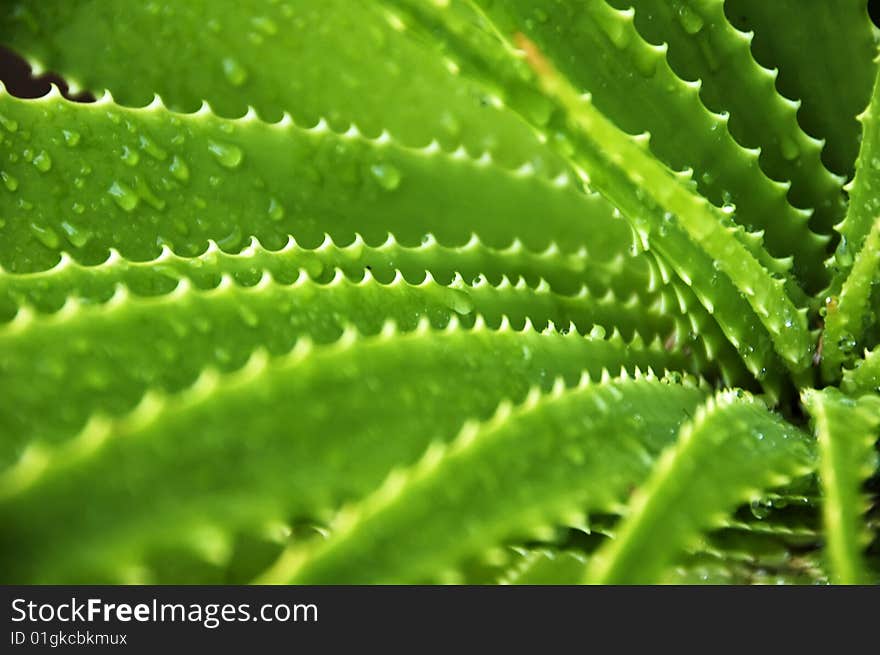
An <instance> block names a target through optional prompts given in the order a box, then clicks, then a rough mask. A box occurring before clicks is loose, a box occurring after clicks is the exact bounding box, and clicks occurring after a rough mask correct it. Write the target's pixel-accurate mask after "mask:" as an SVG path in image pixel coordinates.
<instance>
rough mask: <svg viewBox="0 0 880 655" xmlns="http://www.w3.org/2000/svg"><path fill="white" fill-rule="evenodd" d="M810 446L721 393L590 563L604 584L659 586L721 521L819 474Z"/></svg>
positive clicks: (752, 402)
mask: <svg viewBox="0 0 880 655" xmlns="http://www.w3.org/2000/svg"><path fill="white" fill-rule="evenodd" d="M813 466H814V453H813V447H812V443H811V441H810V440H809V438H808V437H806V435H804V434H803V433H802V432H801V431H800V430H799V429H797V428H796V427H795V426H793V425H791V424H789V423H786V422H785V421H783V420H781V419H780V418H779V417H777V416H775V415H774V414H771V413H770V412H768V411H767V409H766V408H765V407H764V405H763V404H762V403H761V402H760V401H758V400H757V399H754V398H752V397H750V396H748V395H743V394H740V393H737V392H729V391H728V392H722V393H720V394H718V395H717V396H716V397H715V398H713V399H712V400H711V401H709V402H708V403H707V404H706V405H705V406H703V407H701V408H700V410H699V411H698V413H697V415H696V416H695V417H694V419H693V420H692V421H691V422H690V423H688V424H687V425H685V426H684V427H683V428H682V430H681V434H680V436H679V438H678V442H677V443H676V444H675V445H674V446H673V447H671V448H670V449H669V450H667V451H666V453H665V455H664V457H663V458H662V460H661V461H660V462H659V463H658V464H657V466H656V467H655V468H654V471H653V472H652V474H651V477H650V478H649V479H648V481H647V482H645V484H644V486H642V487H641V488H640V489H639V490H638V491H637V492H636V494H635V495H634V497H633V499H632V500H631V501H630V504H629V508H628V510H627V512H626V518H625V520H624V522H623V524H622V525H621V526H620V528H619V530H617V534H616V536H615V538H614V540H612V541H611V542H610V543H609V544H608V545H607V546H606V547H605V548H604V549H602V550H601V551H600V552H598V553H597V554H596V556H595V557H594V558H593V560H592V561H591V563H590V567H589V569H588V572H587V576H586V579H587V580H589V581H590V582H592V583H601V584H631V583H633V582H634V581H639V582H641V583H648V582H652V581H654V582H656V581H658V580H659V579H660V577H661V576H662V574H663V571H664V569H665V568H666V566H667V565H668V564H669V563H670V562H671V560H672V559H673V558H674V557H675V555H676V554H677V553H678V552H679V551H681V550H682V549H683V548H684V547H686V546H687V545H688V543H689V542H691V540H693V539H694V538H695V537H697V536H698V535H699V532H700V531H701V530H703V529H706V528H709V527H712V526H713V524H717V523H718V521H719V516H721V517H723V516H724V515H726V514H727V513H729V512H730V511H731V510H732V509H733V508H734V507H735V506H736V505H737V504H738V503H741V502H745V501H748V500H750V499H751V498H753V497H755V496H756V495H758V494H759V493H760V491H761V490H764V489H768V488H770V487H775V486H780V485H782V484H785V483H787V482H788V481H789V480H791V479H792V478H794V477H796V476H799V475H803V474H806V473H808V472H810V471H811V470H812V469H813Z"/></svg>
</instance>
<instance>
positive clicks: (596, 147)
mask: <svg viewBox="0 0 880 655" xmlns="http://www.w3.org/2000/svg"><path fill="white" fill-rule="evenodd" d="M390 1H391V0H389V2H390ZM394 4H395V5H399V6H402V7H403V8H404V9H406V10H407V11H408V12H410V13H409V15H410V16H411V17H412V20H417V21H419V22H420V24H421V25H423V26H424V28H425V29H426V32H429V33H432V34H433V33H435V32H437V31H440V32H441V33H442V34H443V35H444V44H445V46H446V48H447V53H448V56H455V57H456V61H457V62H459V65H460V67H461V69H462V70H463V71H465V70H466V71H468V72H469V73H470V74H473V75H475V76H477V77H478V78H480V79H482V80H484V82H485V83H487V84H489V85H492V87H493V88H494V89H495V90H496V91H497V92H498V93H499V94H501V95H502V97H503V98H504V100H505V101H506V102H507V103H508V104H510V105H511V106H514V107H515V108H517V109H518V110H519V111H520V112H521V113H522V114H523V116H524V117H526V118H528V119H530V120H532V122H533V124H535V125H536V126H537V125H538V124H541V122H542V121H543V124H545V125H546V124H548V121H549V120H550V119H549V118H548V115H549V116H551V117H553V116H555V117H556V118H555V119H554V120H555V122H553V123H552V130H553V131H554V134H555V133H557V132H558V133H559V134H560V135H562V137H563V138H562V142H561V144H560V143H555V145H556V146H557V147H558V148H560V150H562V151H564V152H566V154H567V155H568V156H569V157H571V159H572V162H573V163H574V164H575V165H577V166H578V167H580V169H581V170H582V173H583V175H584V176H585V177H587V178H588V179H589V181H590V184H591V186H592V187H593V188H595V189H597V190H598V191H599V192H600V193H602V194H603V195H605V196H606V197H608V198H609V199H610V200H611V201H612V202H613V203H614V204H615V205H616V206H617V207H619V208H620V210H621V211H622V212H623V214H624V216H626V217H627V218H628V219H629V220H630V221H631V222H632V223H633V225H634V227H635V229H636V230H637V231H638V232H639V234H640V236H641V239H642V241H643V243H644V244H645V245H646V246H648V245H649V244H650V247H651V248H653V249H655V250H656V251H657V252H659V253H660V255H662V256H663V258H664V260H665V261H666V262H667V263H668V264H669V265H670V267H671V268H673V270H675V271H676V273H677V274H678V275H679V276H680V277H681V278H682V279H683V280H684V281H685V282H686V283H687V284H689V285H691V286H692V287H693V288H694V291H695V293H696V294H697V296H698V297H699V298H700V301H701V302H702V303H703V304H704V306H706V307H707V309H709V310H710V312H714V313H715V315H716V317H717V318H718V320H719V324H720V325H721V326H722V329H724V331H725V333H726V334H727V335H728V338H729V339H730V340H731V341H732V342H733V344H734V345H735V346H736V347H737V348H738V350H739V352H740V354H741V356H742V357H743V359H744V361H745V362H746V364H747V365H748V366H749V368H750V370H752V372H753V373H755V374H756V375H757V376H758V377H761V378H764V377H767V375H768V371H770V370H772V369H774V368H775V369H778V367H777V366H775V365H771V366H769V367H768V366H767V364H769V363H770V361H771V360H772V359H773V356H772V354H771V351H772V350H773V349H775V350H776V352H778V353H779V355H780V356H781V358H782V359H783V360H784V361H785V363H786V364H787V366H788V368H789V369H790V370H792V371H793V372H794V373H795V374H796V375H799V376H803V374H804V370H805V368H806V367H807V366H808V365H809V360H810V357H811V352H812V345H811V338H810V336H809V334H808V333H807V329H806V315H805V314H806V312H805V310H803V309H799V308H798V307H797V306H796V304H795V303H794V302H793V301H792V299H791V298H790V297H789V296H788V294H787V293H786V289H785V284H784V282H783V281H782V280H780V279H775V278H774V277H773V276H772V275H771V273H770V272H769V271H768V270H767V269H766V268H764V267H763V265H762V263H761V262H760V261H759V260H758V259H756V258H755V256H754V255H753V254H752V251H751V250H750V248H751V247H752V246H751V245H747V244H748V241H747V240H745V239H743V238H742V237H741V231H738V230H737V229H734V228H732V227H725V223H726V219H725V215H724V213H723V212H722V211H721V210H720V209H718V208H717V207H714V206H713V205H711V204H710V203H709V202H708V201H707V200H705V199H704V198H702V197H700V196H698V195H696V194H694V193H693V191H692V190H691V189H690V188H689V187H688V186H687V185H686V184H685V183H684V182H683V181H682V180H681V179H680V178H679V177H678V176H676V175H675V174H674V173H672V172H671V171H670V170H669V169H668V168H666V167H665V166H664V165H663V164H662V163H661V162H659V161H657V160H656V159H655V158H653V157H652V156H651V155H650V154H649V153H647V152H646V151H645V148H644V146H643V144H642V143H640V142H639V141H637V140H635V139H633V138H632V137H630V136H629V135H627V134H625V133H624V132H622V131H621V130H619V129H618V128H617V127H615V126H614V125H613V124H611V122H610V121H609V120H608V119H607V118H606V117H605V116H604V115H602V114H601V113H600V112H599V111H598V110H597V109H596V108H595V106H594V105H593V104H592V103H591V102H590V100H589V99H586V98H582V97H581V96H580V94H579V93H578V92H577V91H575V90H574V89H573V88H572V87H571V85H570V83H569V82H568V81H567V80H566V79H565V78H563V77H562V76H560V75H559V74H558V73H557V72H556V71H555V70H554V69H553V68H552V66H551V64H550V63H549V62H547V61H546V60H545V59H544V58H543V57H542V56H541V55H540V54H539V53H537V52H536V51H535V50H534V46H533V45H530V44H529V43H523V42H520V45H521V46H522V47H524V48H525V49H526V50H527V51H528V52H527V54H526V57H527V58H528V59H529V60H530V65H531V67H532V69H534V70H532V69H530V68H529V66H527V65H526V64H525V63H524V62H522V61H521V60H520V59H519V58H517V57H514V56H513V55H512V54H511V52H512V51H513V46H512V45H511V44H510V43H509V42H507V41H506V40H504V39H503V38H501V39H496V38H494V37H492V36H491V35H490V34H488V33H487V32H485V31H483V30H481V29H479V28H477V27H475V26H474V25H473V22H472V18H470V17H468V16H467V14H464V15H462V10H463V9H466V6H465V5H462V4H460V3H458V2H449V3H444V4H443V5H442V6H437V5H434V4H422V3H412V2H410V0H394ZM536 98H537V99H538V100H537V101H536ZM536 112H540V113H539V114H538V115H537V116H536ZM541 129H543V130H544V131H545V133H548V134H549V132H550V130H551V127H544V128H541ZM550 141H554V142H558V141H559V139H558V138H553V139H551V138H550V136H548V142H550ZM564 144H567V146H564ZM572 146H573V147H574V149H573V150H572V149H571V147H572ZM771 298H772V300H771ZM734 306H735V307H734Z"/></svg>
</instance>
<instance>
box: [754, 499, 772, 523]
mask: <svg viewBox="0 0 880 655" xmlns="http://www.w3.org/2000/svg"><path fill="white" fill-rule="evenodd" d="M749 509H750V510H751V512H752V516H754V517H755V518H756V519H758V520H763V519H766V518H767V517H768V516H769V515H770V507H768V506H767V505H765V504H764V503H762V502H760V501H758V500H753V501H752V502H751V503H749Z"/></svg>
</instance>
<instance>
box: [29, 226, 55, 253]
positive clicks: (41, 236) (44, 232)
mask: <svg viewBox="0 0 880 655" xmlns="http://www.w3.org/2000/svg"><path fill="white" fill-rule="evenodd" d="M31 232H33V233H34V236H35V237H37V240H38V241H39V242H40V243H42V244H43V245H44V246H46V247H47V248H52V249H53V250H54V249H55V248H57V247H58V245H59V244H60V243H61V240H60V239H59V238H58V235H57V234H56V233H55V230H53V229H52V228H51V227H43V226H42V225H37V224H36V223H31Z"/></svg>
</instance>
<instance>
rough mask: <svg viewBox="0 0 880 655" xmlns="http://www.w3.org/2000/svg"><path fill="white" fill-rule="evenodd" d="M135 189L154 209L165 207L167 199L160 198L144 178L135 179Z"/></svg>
mask: <svg viewBox="0 0 880 655" xmlns="http://www.w3.org/2000/svg"><path fill="white" fill-rule="evenodd" d="M135 191H136V192H137V194H138V196H140V197H141V199H142V200H144V202H146V203H147V204H148V205H150V207H152V208H153V209H158V210H162V209H165V201H164V200H162V199H161V198H159V197H158V196H157V195H156V194H155V193H153V190H152V189H151V188H150V187H149V185H148V184H147V183H146V181H144V180H143V179H142V178H140V177H138V178H137V179H136V180H135Z"/></svg>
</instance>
